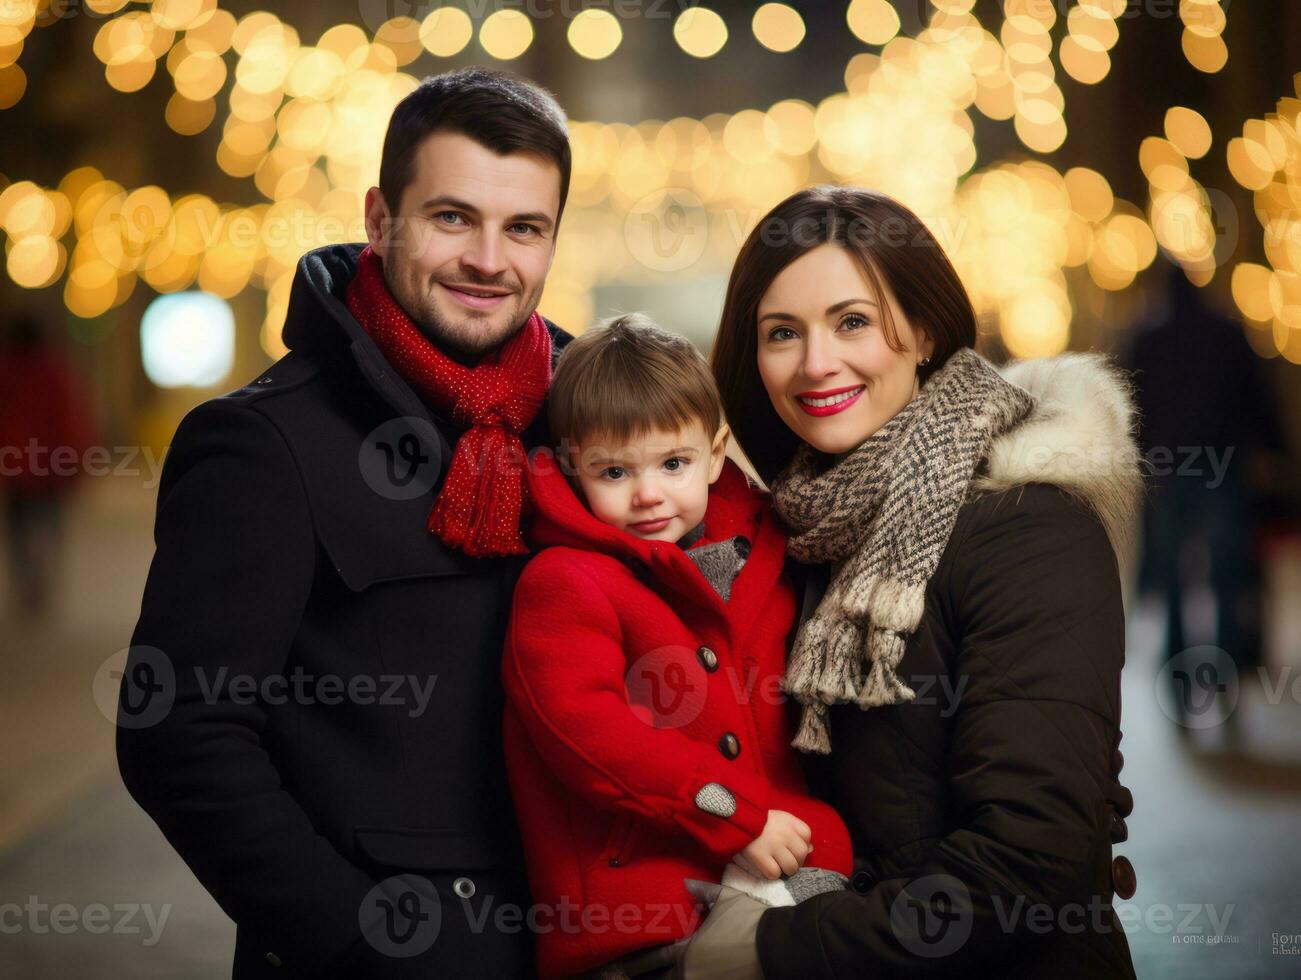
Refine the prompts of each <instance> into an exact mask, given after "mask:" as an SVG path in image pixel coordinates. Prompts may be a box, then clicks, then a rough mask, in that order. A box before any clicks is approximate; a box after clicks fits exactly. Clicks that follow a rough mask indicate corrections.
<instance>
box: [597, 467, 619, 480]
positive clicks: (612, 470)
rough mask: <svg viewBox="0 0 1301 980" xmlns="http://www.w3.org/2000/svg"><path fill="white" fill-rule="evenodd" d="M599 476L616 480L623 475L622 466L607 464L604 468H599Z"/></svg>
mask: <svg viewBox="0 0 1301 980" xmlns="http://www.w3.org/2000/svg"><path fill="white" fill-rule="evenodd" d="M601 476H603V477H605V478H606V479H608V480H617V479H619V478H620V477H621V476H623V467H622V466H607V467H606V468H605V469H603V470H601Z"/></svg>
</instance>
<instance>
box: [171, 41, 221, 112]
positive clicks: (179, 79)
mask: <svg viewBox="0 0 1301 980" xmlns="http://www.w3.org/2000/svg"><path fill="white" fill-rule="evenodd" d="M172 79H173V81H174V82H175V84H176V91H177V92H179V93H180V94H181V95H183V96H184V97H185V98H187V99H189V100H190V101H191V102H202V101H203V100H204V99H211V98H213V97H214V96H216V94H217V93H218V92H220V91H221V89H222V87H223V86H224V85H225V84H226V62H225V60H224V59H223V58H222V56H221V55H219V54H217V53H216V52H215V51H207V50H199V51H194V52H192V53H190V54H188V55H186V56H185V57H184V58H183V59H182V60H181V62H180V64H178V65H177V66H176V70H175V72H173V74H172Z"/></svg>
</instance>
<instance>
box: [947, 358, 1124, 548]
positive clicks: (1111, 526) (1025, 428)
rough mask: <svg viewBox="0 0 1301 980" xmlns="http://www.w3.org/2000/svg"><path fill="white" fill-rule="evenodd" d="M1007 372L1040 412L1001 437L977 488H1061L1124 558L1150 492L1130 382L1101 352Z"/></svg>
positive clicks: (1034, 362)
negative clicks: (1082, 505)
mask: <svg viewBox="0 0 1301 980" xmlns="http://www.w3.org/2000/svg"><path fill="white" fill-rule="evenodd" d="M999 373H1000V374H1001V375H1002V376H1003V377H1004V378H1005V379H1007V380H1008V381H1010V382H1012V383H1013V384H1015V385H1018V386H1019V387H1021V388H1024V389H1025V390H1026V391H1027V392H1029V393H1030V395H1031V396H1033V397H1034V400H1035V407H1034V409H1033V410H1032V411H1031V413H1030V415H1029V416H1027V417H1026V419H1025V420H1024V421H1022V422H1021V424H1020V425H1018V426H1016V427H1015V428H1013V429H1011V430H1010V431H1008V432H1005V433H1004V434H1003V435H1001V436H999V437H998V438H996V439H995V440H994V442H993V443H992V445H991V446H990V450H989V455H988V457H987V466H986V468H985V472H983V473H982V474H981V475H979V476H978V477H977V479H976V480H975V481H974V484H973V488H974V489H975V490H977V491H998V490H1007V489H1010V488H1012V487H1018V486H1023V485H1025V484H1027V483H1051V484H1053V485H1055V486H1058V487H1061V488H1062V489H1063V490H1065V491H1067V492H1068V493H1070V494H1071V495H1072V496H1075V497H1077V498H1079V499H1081V500H1083V501H1084V502H1086V503H1087V504H1089V506H1090V507H1092V509H1093V511H1094V512H1095V513H1096V514H1097V515H1098V517H1099V519H1100V520H1101V521H1102V523H1103V525H1104V526H1105V527H1106V529H1107V536H1108V537H1109V538H1110V539H1111V544H1112V547H1113V548H1114V549H1115V550H1116V552H1117V554H1118V555H1120V554H1123V552H1124V550H1125V548H1126V546H1127V544H1128V541H1129V535H1130V533H1131V530H1132V527H1133V521H1134V517H1135V514H1136V512H1137V509H1138V502H1139V499H1140V496H1141V494H1142V488H1143V476H1142V471H1141V469H1140V456H1139V450H1138V443H1137V440H1136V438H1135V427H1136V424H1137V413H1136V410H1135V408H1134V400H1133V393H1132V386H1131V384H1130V382H1129V379H1128V378H1127V377H1126V376H1125V374H1124V373H1123V372H1122V371H1121V370H1120V369H1119V368H1117V367H1116V366H1115V365H1113V364H1112V363H1111V361H1110V360H1109V359H1108V358H1107V357H1106V356H1104V355H1102V354H1093V353H1090V354H1082V353H1066V354H1059V355H1057V356H1055V357H1045V358H1038V359H1035V360H1029V361H1017V362H1013V363H1011V364H1008V365H1006V366H1004V367H1002V368H1000V369H999Z"/></svg>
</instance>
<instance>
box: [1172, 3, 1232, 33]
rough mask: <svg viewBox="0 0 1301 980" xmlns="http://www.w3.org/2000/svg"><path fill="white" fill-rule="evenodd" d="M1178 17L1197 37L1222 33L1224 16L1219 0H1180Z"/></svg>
mask: <svg viewBox="0 0 1301 980" xmlns="http://www.w3.org/2000/svg"><path fill="white" fill-rule="evenodd" d="M1179 19H1180V20H1182V21H1183V22H1184V26H1185V27H1186V28H1187V29H1188V31H1190V32H1191V33H1193V34H1196V35H1197V36H1198V37H1219V36H1220V35H1221V34H1223V33H1224V25H1225V22H1226V16H1225V13H1224V8H1223V7H1221V6H1220V4H1219V0H1209V2H1208V0H1180V3H1179Z"/></svg>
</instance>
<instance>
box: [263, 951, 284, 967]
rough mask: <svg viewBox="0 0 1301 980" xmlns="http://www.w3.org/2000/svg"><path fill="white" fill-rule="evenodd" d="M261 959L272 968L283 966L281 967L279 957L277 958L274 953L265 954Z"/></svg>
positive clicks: (281, 963)
mask: <svg viewBox="0 0 1301 980" xmlns="http://www.w3.org/2000/svg"><path fill="white" fill-rule="evenodd" d="M263 959H264V960H266V961H267V962H268V963H270V964H271V965H272V966H283V965H284V964H283V962H282V961H281V959H280V957H279V956H277V955H276V954H275V953H267V955H266V956H264V957H263Z"/></svg>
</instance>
